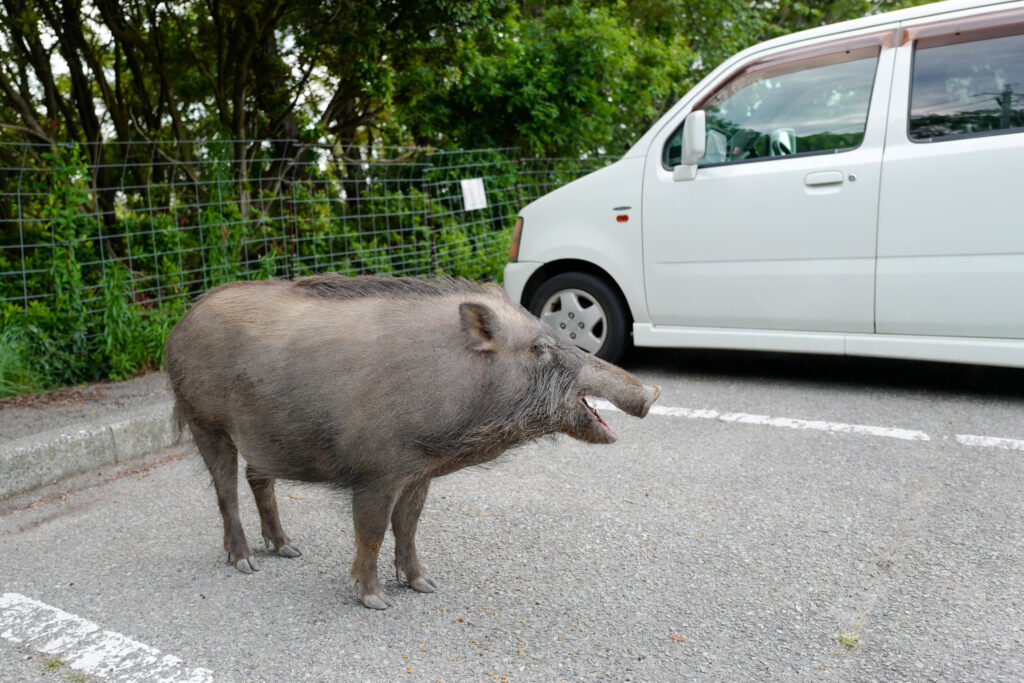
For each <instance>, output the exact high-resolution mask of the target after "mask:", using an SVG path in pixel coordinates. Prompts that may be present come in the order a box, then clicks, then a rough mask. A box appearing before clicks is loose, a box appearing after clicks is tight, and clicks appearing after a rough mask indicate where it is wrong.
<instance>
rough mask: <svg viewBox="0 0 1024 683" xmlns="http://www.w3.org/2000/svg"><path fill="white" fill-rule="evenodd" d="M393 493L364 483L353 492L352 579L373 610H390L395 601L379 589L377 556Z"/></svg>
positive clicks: (367, 605) (386, 524) (386, 528)
mask: <svg viewBox="0 0 1024 683" xmlns="http://www.w3.org/2000/svg"><path fill="white" fill-rule="evenodd" d="M393 500H394V496H393V495H392V494H391V493H390V491H388V490H387V489H386V488H384V487H382V486H372V485H371V486H362V487H358V488H356V489H355V490H353V491H352V521H353V522H354V523H355V531H356V559H355V561H353V562H352V578H353V579H354V580H355V582H356V583H357V584H359V601H360V602H362V603H363V605H365V606H366V607H370V608H372V609H387V608H388V607H390V606H391V605H392V604H393V603H392V602H391V601H390V600H388V599H387V598H386V597H385V596H384V594H383V593H382V592H381V589H380V579H378V577H377V555H378V554H379V553H380V544H381V542H382V541H383V540H384V534H385V533H386V532H387V530H388V514H389V513H390V512H391V504H392V501H393Z"/></svg>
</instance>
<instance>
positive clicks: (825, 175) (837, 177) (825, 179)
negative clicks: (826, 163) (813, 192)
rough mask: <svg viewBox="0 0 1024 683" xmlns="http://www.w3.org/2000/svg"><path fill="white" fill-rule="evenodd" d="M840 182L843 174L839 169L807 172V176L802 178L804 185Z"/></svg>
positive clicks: (816, 185) (811, 185)
mask: <svg viewBox="0 0 1024 683" xmlns="http://www.w3.org/2000/svg"><path fill="white" fill-rule="evenodd" d="M841 182H843V174H842V172H841V171H819V172H818V173H808V174H807V177H806V178H804V185H807V186H808V187H818V186H820V185H837V184H839V183H841Z"/></svg>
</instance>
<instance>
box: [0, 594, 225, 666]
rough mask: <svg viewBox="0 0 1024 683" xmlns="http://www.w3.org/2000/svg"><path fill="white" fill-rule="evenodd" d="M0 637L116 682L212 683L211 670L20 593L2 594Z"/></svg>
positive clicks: (0, 601)
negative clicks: (191, 664)
mask: <svg viewBox="0 0 1024 683" xmlns="http://www.w3.org/2000/svg"><path fill="white" fill-rule="evenodd" d="M0 638H5V639H7V640H9V641H11V642H12V643H19V644H23V645H28V646H29V647H32V648H33V649H35V650H38V651H39V652H43V653H45V654H48V655H54V656H55V657H58V658H59V659H60V660H61V661H62V662H63V663H64V664H65V665H67V666H68V668H70V669H72V670H74V671H78V672H83V673H87V674H92V675H94V676H98V677H100V678H106V679H109V680H112V681H123V682H125V683H128V682H132V681H140V682H141V681H147V682H149V681H154V682H158V683H208V682H210V681H212V680H213V672H212V671H210V670H209V669H192V668H188V667H186V666H184V665H183V663H182V661H181V659H180V658H178V657H175V656H173V655H163V656H161V655H160V651H159V650H157V649H156V648H154V647H150V646H149V645H146V644H144V643H140V642H138V641H136V640H132V639H131V638H129V637H128V636H124V635H121V634H120V633H115V632H113V631H102V630H100V627H99V626H98V625H97V624H95V623H93V622H91V621H89V620H87V619H83V618H81V617H78V616H75V615H74V614H69V613H68V612H65V611H64V610H62V609H58V608H56V607H51V606H50V605H47V604H46V603H42V602H39V601H38V600H33V599H32V598H28V597H25V596H24V595H20V594H19V593H4V594H3V595H0Z"/></svg>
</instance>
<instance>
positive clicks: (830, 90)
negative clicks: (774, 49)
mask: <svg viewBox="0 0 1024 683" xmlns="http://www.w3.org/2000/svg"><path fill="white" fill-rule="evenodd" d="M894 40H895V29H893V30H891V31H888V32H885V33H877V32H876V33H874V34H872V35H868V36H859V37H856V38H854V39H846V40H844V41H843V42H832V43H829V44H826V45H820V44H819V45H816V46H812V47H810V48H806V47H805V48H802V49H798V50H790V51H789V52H787V53H784V54H781V55H780V54H773V55H770V56H768V57H762V58H756V59H755V60H754V61H752V62H751V63H748V64H745V65H742V66H741V67H740V68H739V70H738V71H734V72H732V74H731V75H730V76H727V77H726V78H724V79H723V80H722V81H720V82H719V83H717V84H716V85H714V86H712V88H710V89H709V90H708V91H707V92H708V93H709V95H708V96H706V97H704V98H703V99H702V100H699V101H698V102H697V104H696V106H695V107H694V108H695V109H704V110H705V111H706V120H707V128H708V131H707V147H706V152H705V155H704V157H703V158H702V159H701V160H700V162H699V167H698V171H697V175H696V178H695V179H694V180H690V181H676V180H673V177H672V170H671V169H672V167H673V166H674V165H676V164H678V163H679V161H678V160H679V145H680V142H679V140H680V137H681V132H682V128H681V126H682V123H681V121H682V118H683V116H684V115H685V114H686V113H688V112H687V111H682V112H680V115H679V118H678V119H677V123H676V124H675V125H676V126H677V128H676V129H675V130H672V128H671V126H669V127H666V130H665V132H664V133H663V134H662V135H660V136H657V137H656V138H655V142H654V144H653V145H652V148H651V151H650V152H649V155H648V158H647V163H646V169H645V178H644V195H643V239H644V244H643V250H644V273H645V284H646V291H647V304H648V308H649V312H650V316H651V319H652V322H653V323H654V324H655V325H670V326H671V325H680V326H696V327H730V328H748V329H751V328H754V329H776V330H779V329H784V330H809V331H833V332H872V331H873V326H874V263H875V238H876V227H877V210H878V183H879V173H880V170H881V159H882V143H883V140H884V126H885V103H886V100H887V95H888V85H889V83H888V79H889V73H890V68H891V63H892V62H891V53H892V52H893V50H892V49H887V48H885V47H884V44H886V43H888V44H889V45H891V44H892V43H893V42H894Z"/></svg>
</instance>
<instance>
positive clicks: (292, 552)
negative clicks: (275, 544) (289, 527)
mask: <svg viewBox="0 0 1024 683" xmlns="http://www.w3.org/2000/svg"><path fill="white" fill-rule="evenodd" d="M277 554H278V555H280V556H281V557H298V556H299V555H301V554H302V551H301V550H299V549H298V548H296V547H295V546H293V545H287V544H285V545H282V546H281V547H280V548H278V549H277Z"/></svg>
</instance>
